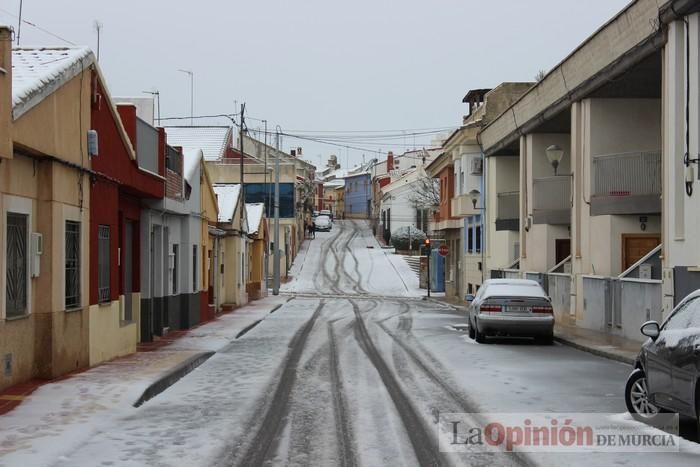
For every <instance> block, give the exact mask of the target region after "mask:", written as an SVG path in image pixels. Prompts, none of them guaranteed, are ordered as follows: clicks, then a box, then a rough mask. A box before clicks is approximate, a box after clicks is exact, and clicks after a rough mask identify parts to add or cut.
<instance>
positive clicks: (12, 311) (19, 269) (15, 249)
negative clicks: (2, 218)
mask: <svg viewBox="0 0 700 467" xmlns="http://www.w3.org/2000/svg"><path fill="white" fill-rule="evenodd" d="M27 218H28V216H27V215H26V214H15V213H7V274H6V277H7V284H6V294H5V310H6V316H7V318H16V317H18V316H22V315H24V314H26V313H27V311H28V310H27V284H28V278H27V272H28V271H27Z"/></svg>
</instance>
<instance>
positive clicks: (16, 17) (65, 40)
mask: <svg viewBox="0 0 700 467" xmlns="http://www.w3.org/2000/svg"><path fill="white" fill-rule="evenodd" d="M0 11H2V12H3V13H5V14H7V15H9V16H11V17H13V18H15V19H20V18H19V16H17V15H15V14H14V13H11V12H10V11H8V10H6V9H4V8H0ZM20 21H22V23H24V24H26V25H29V26H31V27H33V28H36V29H38V30H39V31H41V32H43V33H45V34H48V35H49V36H52V37H55V38H56V39H58V40H60V41H63V42H65V43H67V44H70V45H78V44H76V43H75V42H71V41H69V40H68V39H65V38H63V37H61V36H59V35H58V34H54V33H52V32H51V31H49V30H48V29H44V28H42V27H41V26H39V25H38V24H35V23H32V22H31V21H27V20H26V19H20Z"/></svg>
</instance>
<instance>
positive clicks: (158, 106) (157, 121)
mask: <svg viewBox="0 0 700 467" xmlns="http://www.w3.org/2000/svg"><path fill="white" fill-rule="evenodd" d="M143 93H144V94H150V95H151V96H154V97H155V103H156V104H155V105H156V106H157V107H156V109H154V110H157V112H158V117H156V125H157V126H160V92H159V91H158V90H157V89H155V90H153V91H143Z"/></svg>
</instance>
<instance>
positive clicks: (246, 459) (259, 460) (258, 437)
mask: <svg viewBox="0 0 700 467" xmlns="http://www.w3.org/2000/svg"><path fill="white" fill-rule="evenodd" d="M324 306H325V302H324V301H323V300H321V302H320V303H319V304H318V306H317V307H316V310H315V311H314V313H313V315H311V318H310V319H309V320H308V321H307V322H306V324H305V325H304V327H303V328H302V329H301V330H300V331H298V332H297V334H296V335H295V336H294V339H293V340H292V342H291V343H290V351H289V354H288V356H287V359H286V361H285V364H284V369H283V370H282V376H281V377H280V380H279V383H278V384H277V389H276V390H275V395H274V396H273V398H272V402H271V403H270V406H269V407H268V409H267V411H266V412H265V417H264V419H263V422H262V425H261V426H260V428H259V429H258V432H257V433H256V434H255V437H254V438H253V440H252V441H251V443H250V446H249V448H248V450H247V451H246V453H245V455H244V456H243V459H242V461H241V464H240V465H242V466H248V465H263V463H264V462H265V460H266V459H267V458H268V457H269V455H270V451H271V449H270V448H271V446H272V444H273V442H274V441H275V438H277V436H278V434H279V432H280V430H281V429H282V428H283V427H284V423H282V422H283V420H284V419H285V418H286V417H287V416H288V412H289V398H290V395H291V392H292V387H293V386H294V381H295V379H296V372H297V365H298V364H299V360H300V358H301V354H302V352H303V350H304V347H305V345H306V341H307V339H308V337H309V334H310V333H311V330H312V329H313V327H314V324H315V323H316V320H317V319H318V317H319V315H320V314H321V310H322V309H323V307H324Z"/></svg>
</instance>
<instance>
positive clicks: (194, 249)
mask: <svg viewBox="0 0 700 467" xmlns="http://www.w3.org/2000/svg"><path fill="white" fill-rule="evenodd" d="M197 289H198V287H197V245H192V292H195V293H196V292H197Z"/></svg>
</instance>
